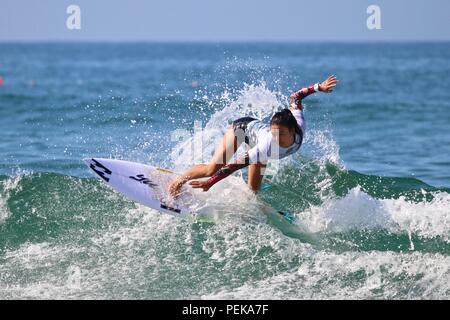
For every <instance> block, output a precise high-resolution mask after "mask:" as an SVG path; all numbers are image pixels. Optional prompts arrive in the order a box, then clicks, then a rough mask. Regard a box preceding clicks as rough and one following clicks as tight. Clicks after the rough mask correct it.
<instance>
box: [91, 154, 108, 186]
mask: <svg viewBox="0 0 450 320" xmlns="http://www.w3.org/2000/svg"><path fill="white" fill-rule="evenodd" d="M91 160H92V162H93V163H91V164H90V165H89V168H91V169H92V170H93V171H94V172H95V173H96V174H98V175H99V176H100V177H101V178H102V179H103V180H105V181H106V182H109V176H110V175H111V173H112V171H111V170H109V169H108V168H107V167H105V166H104V165H102V164H101V163H100V162H98V161H97V160H95V159H94V158H92V159H91Z"/></svg>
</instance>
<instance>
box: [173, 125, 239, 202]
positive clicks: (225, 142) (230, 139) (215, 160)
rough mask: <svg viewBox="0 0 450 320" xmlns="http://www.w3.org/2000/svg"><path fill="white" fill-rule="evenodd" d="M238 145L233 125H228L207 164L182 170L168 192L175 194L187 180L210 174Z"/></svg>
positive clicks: (226, 160) (224, 162) (225, 160)
mask: <svg viewBox="0 0 450 320" xmlns="http://www.w3.org/2000/svg"><path fill="white" fill-rule="evenodd" d="M238 146H239V144H238V139H237V137H236V135H235V130H234V128H233V127H230V128H229V129H228V130H227V131H226V132H225V135H224V137H223V138H222V140H221V141H220V143H219V144H218V146H217V148H216V151H215V152H214V155H213V157H212V159H211V161H210V162H209V163H208V164H197V165H194V166H193V167H192V168H191V169H189V170H188V171H186V172H184V173H183V174H182V175H181V176H180V177H179V178H177V179H176V180H174V181H173V182H172V183H171V184H170V185H169V188H168V190H169V193H170V194H172V195H175V194H177V192H178V190H179V189H180V188H181V186H182V185H183V184H184V183H186V182H187V181H189V180H192V179H198V178H204V177H210V176H212V175H213V174H214V173H216V171H217V170H219V169H220V168H222V167H223V166H224V165H225V164H226V163H227V162H228V160H230V158H231V157H232V156H233V154H234V153H235V152H236V150H237V148H238Z"/></svg>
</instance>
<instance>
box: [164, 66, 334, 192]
mask: <svg viewBox="0 0 450 320" xmlns="http://www.w3.org/2000/svg"><path fill="white" fill-rule="evenodd" d="M337 82H338V80H337V79H336V77H335V76H334V75H332V76H330V77H328V78H327V79H326V80H325V81H323V82H321V83H316V84H314V85H311V86H309V87H303V88H301V89H300V90H298V91H296V92H294V93H292V94H291V96H290V106H289V109H283V110H281V111H279V112H276V113H275V114H274V115H273V117H272V119H271V120H270V124H264V123H263V122H261V121H259V120H257V119H255V118H252V117H243V118H239V119H237V120H235V121H233V123H232V125H231V126H230V127H229V128H228V129H227V131H226V133H225V135H224V137H223V139H222V141H221V142H220V143H219V145H218V147H217V148H216V150H215V152H214V155H213V157H212V159H211V161H210V162H209V163H208V164H197V165H195V166H193V167H192V168H191V169H189V170H187V171H186V172H184V173H183V174H182V175H181V176H180V177H179V178H177V179H176V180H174V181H173V182H172V183H171V184H170V185H169V190H168V191H169V193H170V194H171V195H172V196H176V195H177V194H178V192H179V190H180V188H181V187H182V186H183V184H185V183H186V182H187V181H189V180H193V179H198V178H204V177H210V178H209V179H208V180H206V181H191V182H190V183H189V184H190V185H191V186H192V187H193V188H202V189H203V191H208V190H209V188H211V187H212V186H213V185H214V184H215V183H217V182H219V181H220V180H222V179H224V178H226V177H227V176H229V175H230V174H232V173H233V172H235V171H237V170H240V169H242V168H245V167H247V166H248V186H249V187H250V189H252V190H253V191H257V190H258V189H259V187H260V185H261V181H262V178H263V174H262V173H261V172H262V169H263V168H264V167H265V164H266V163H267V160H269V159H281V158H284V157H286V156H288V155H291V154H293V153H294V152H296V151H298V150H299V149H300V146H301V144H302V142H303V137H304V135H305V119H304V117H303V105H302V100H303V99H304V98H306V97H307V96H309V95H310V94H312V93H314V92H318V91H321V92H326V93H329V92H332V91H333V88H334V87H335V86H336V84H337ZM242 142H245V144H246V145H247V152H245V154H244V155H242V156H241V157H239V158H238V159H237V160H236V161H234V162H232V163H228V161H229V160H230V158H231V157H232V156H233V155H234V153H235V152H236V151H237V149H238V147H239V146H240V145H241V143H242ZM274 150H275V151H274ZM276 150H278V152H276Z"/></svg>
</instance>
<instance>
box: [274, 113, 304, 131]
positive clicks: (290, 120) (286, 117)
mask: <svg viewBox="0 0 450 320" xmlns="http://www.w3.org/2000/svg"><path fill="white" fill-rule="evenodd" d="M273 124H276V125H279V126H284V127H287V128H289V129H294V130H295V133H298V134H300V135H301V134H302V132H301V130H300V127H299V126H298V124H297V119H295V117H294V115H293V114H292V112H291V110H289V109H283V110H281V111H278V112H277V113H275V114H274V115H273V117H272V120H270V125H273Z"/></svg>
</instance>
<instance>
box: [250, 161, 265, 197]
mask: <svg viewBox="0 0 450 320" xmlns="http://www.w3.org/2000/svg"><path fill="white" fill-rule="evenodd" d="M264 167H265V165H264V164H261V163H254V164H251V165H249V166H248V187H249V188H250V189H252V190H253V191H258V190H259V187H260V186H261V182H262V178H263V176H264V175H263V174H262V173H261V171H262V168H264Z"/></svg>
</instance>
